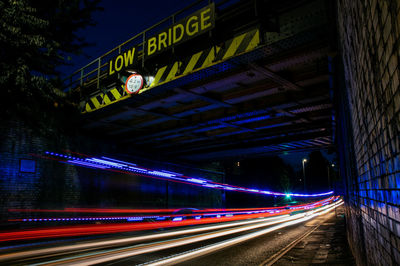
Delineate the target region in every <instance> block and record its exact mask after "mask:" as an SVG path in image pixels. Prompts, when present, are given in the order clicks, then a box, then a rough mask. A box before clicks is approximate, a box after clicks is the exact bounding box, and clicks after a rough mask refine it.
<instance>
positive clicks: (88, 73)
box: [63, 0, 239, 92]
mask: <svg viewBox="0 0 400 266" xmlns="http://www.w3.org/2000/svg"><path fill="white" fill-rule="evenodd" d="M211 2H214V3H215V6H216V7H218V8H220V9H225V8H227V7H229V6H231V5H233V4H234V3H237V2H239V0H215V1H211V0H198V1H196V2H194V3H192V4H191V5H189V6H187V7H185V8H183V9H181V10H179V11H178V12H176V13H174V14H172V15H170V16H169V17H167V18H164V19H163V20H161V21H160V22H158V23H156V24H154V25H153V26H151V27H149V28H147V29H145V30H144V31H142V32H140V33H139V34H137V35H135V36H133V37H132V38H130V39H129V40H127V41H125V42H123V43H121V44H119V45H118V46H117V47H115V48H113V49H112V50H110V51H108V52H107V53H105V54H103V55H102V56H100V57H98V58H96V59H94V60H93V61H91V62H90V63H88V64H87V65H85V66H83V67H82V68H80V69H78V70H77V71H75V72H74V73H72V74H71V75H70V76H68V77H67V78H66V79H64V80H63V84H64V91H66V92H68V91H71V90H73V89H76V88H80V87H92V88H94V89H95V91H98V90H99V89H101V81H102V80H104V79H105V78H106V77H107V76H108V74H107V69H108V64H109V61H110V60H111V59H113V58H115V57H116V56H118V55H119V54H121V53H122V52H124V51H125V50H127V49H129V48H131V47H133V46H136V49H137V50H136V51H137V52H138V59H139V60H141V61H142V66H143V65H144V61H145V57H144V56H143V49H144V46H145V41H146V38H147V37H149V36H153V35H155V34H156V33H157V32H159V31H161V30H162V29H165V28H166V27H168V26H171V25H173V24H174V23H175V22H177V21H179V20H180V19H182V18H184V17H185V16H187V15H189V14H191V13H193V12H194V11H196V10H198V9H200V8H202V7H204V6H206V5H208V4H210V3H211Z"/></svg>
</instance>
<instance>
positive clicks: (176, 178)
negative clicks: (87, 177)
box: [45, 151, 333, 197]
mask: <svg viewBox="0 0 400 266" xmlns="http://www.w3.org/2000/svg"><path fill="white" fill-rule="evenodd" d="M45 154H46V155H47V156H52V157H56V158H57V159H58V160H59V161H61V162H65V163H69V164H73V165H78V166H84V167H90V168H98V169H101V170H120V171H124V172H127V173H134V174H140V175H145V176H148V177H155V178H162V179H165V180H168V181H173V182H181V183H186V184H190V185H197V186H201V187H206V188H214V189H222V190H229V191H238V192H245V193H256V194H265V195H273V196H283V197H321V196H327V195H332V194H333V191H328V192H324V193H316V194H301V193H282V192H273V191H268V190H259V189H254V188H244V187H237V186H233V185H229V184H223V183H217V182H214V181H211V180H208V179H203V178H201V179H200V178H194V177H187V176H184V175H182V174H178V173H174V172H170V171H166V170H153V169H146V168H143V167H139V166H137V165H136V164H134V163H130V162H125V161H121V160H116V159H112V158H108V157H104V156H102V157H100V158H96V157H90V158H78V157H74V156H70V155H65V154H60V153H55V152H49V151H46V152H45Z"/></svg>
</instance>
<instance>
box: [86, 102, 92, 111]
mask: <svg viewBox="0 0 400 266" xmlns="http://www.w3.org/2000/svg"><path fill="white" fill-rule="evenodd" d="M85 110H86V112H91V111H92V108H90V105H89V103H86V106H85Z"/></svg>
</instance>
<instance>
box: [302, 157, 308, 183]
mask: <svg viewBox="0 0 400 266" xmlns="http://www.w3.org/2000/svg"><path fill="white" fill-rule="evenodd" d="M306 162H307V159H305V158H304V159H303V161H302V163H303V179H304V191H307V190H306V170H305V168H304V163H306Z"/></svg>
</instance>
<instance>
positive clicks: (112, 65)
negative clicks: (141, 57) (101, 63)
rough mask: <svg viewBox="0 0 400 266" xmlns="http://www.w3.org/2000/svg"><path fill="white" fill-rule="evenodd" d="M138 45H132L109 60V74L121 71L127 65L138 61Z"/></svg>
mask: <svg viewBox="0 0 400 266" xmlns="http://www.w3.org/2000/svg"><path fill="white" fill-rule="evenodd" d="M135 52H136V47H132V48H131V49H129V50H128V51H125V52H124V53H122V54H120V55H118V56H117V57H115V58H113V59H112V60H110V62H108V74H109V75H112V74H115V73H118V72H120V71H121V70H123V69H125V68H126V67H128V66H130V65H132V64H133V63H135V62H136V58H137V56H136V53H135Z"/></svg>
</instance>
